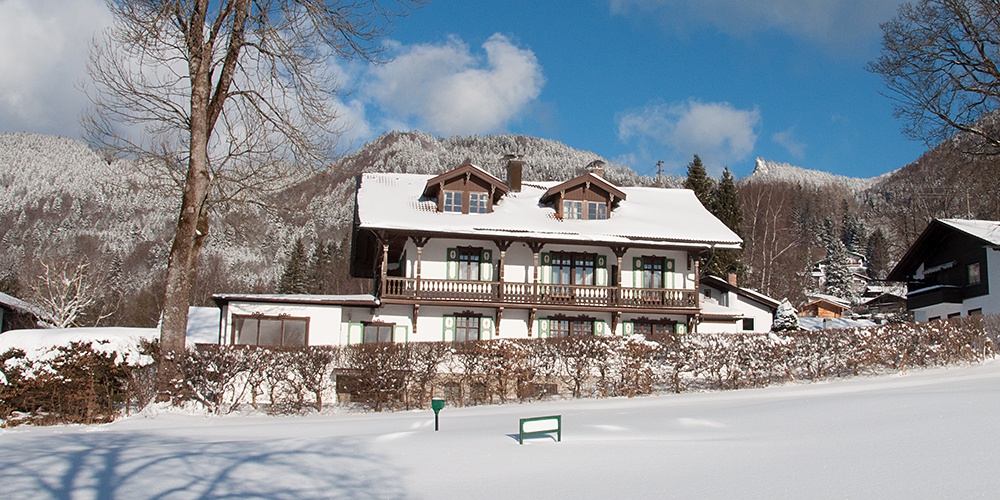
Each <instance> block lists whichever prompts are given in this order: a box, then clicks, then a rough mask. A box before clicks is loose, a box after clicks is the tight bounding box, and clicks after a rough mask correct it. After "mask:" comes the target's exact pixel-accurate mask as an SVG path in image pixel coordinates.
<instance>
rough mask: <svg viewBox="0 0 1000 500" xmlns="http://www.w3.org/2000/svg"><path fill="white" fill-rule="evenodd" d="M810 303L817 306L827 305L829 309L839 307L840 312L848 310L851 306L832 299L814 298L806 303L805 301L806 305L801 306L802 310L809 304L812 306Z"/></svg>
mask: <svg viewBox="0 0 1000 500" xmlns="http://www.w3.org/2000/svg"><path fill="white" fill-rule="evenodd" d="M812 305H816V306H819V305H824V306H829V307H826V309H831V310H833V309H839V310H840V312H844V311H846V310H848V309H850V308H851V306H848V305H844V304H841V303H840V302H836V301H833V300H828V299H816V300H812V301H809V302H808V303H806V305H804V306H802V309H803V310H805V309H808V308H809V306H812Z"/></svg>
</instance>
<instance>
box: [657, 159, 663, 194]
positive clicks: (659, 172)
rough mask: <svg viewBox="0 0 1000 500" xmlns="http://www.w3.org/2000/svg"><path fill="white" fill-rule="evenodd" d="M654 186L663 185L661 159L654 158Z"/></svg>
mask: <svg viewBox="0 0 1000 500" xmlns="http://www.w3.org/2000/svg"><path fill="white" fill-rule="evenodd" d="M656 186H657V187H660V188H662V187H663V160H656Z"/></svg>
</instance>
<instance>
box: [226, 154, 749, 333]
mask: <svg viewBox="0 0 1000 500" xmlns="http://www.w3.org/2000/svg"><path fill="white" fill-rule="evenodd" d="M595 163H596V162H595ZM523 168H524V164H523V162H522V161H521V160H520V159H519V158H516V157H514V158H511V159H510V160H509V162H508V179H507V180H506V181H502V180H500V179H498V178H496V177H494V176H492V175H490V174H489V173H487V172H485V171H484V170H482V169H480V168H479V167H476V166H474V165H471V164H465V165H462V166H460V167H458V168H455V169H453V170H451V171H449V172H446V173H443V174H441V175H437V176H433V175H418V174H405V173H366V174H362V175H361V176H360V178H359V179H358V189H357V195H356V207H355V218H354V234H353V241H352V249H351V272H352V274H353V275H354V276H356V277H365V278H371V279H372V282H373V287H372V288H373V293H372V294H371V295H363V296H305V295H300V296H294V295H291V296H290V295H215V296H214V299H215V300H216V302H217V303H218V304H219V306H220V307H221V308H222V326H221V332H220V339H221V341H222V343H227V344H228V343H233V344H261V345H325V344H331V345H345V344H354V343H360V342H414V341H464V340H487V339H495V338H549V337H561V336H576V335H630V334H634V333H647V334H652V333H668V332H669V333H685V332H693V331H697V330H698V325H699V324H700V323H701V320H702V316H703V314H704V311H703V301H702V300H701V299H700V294H699V290H700V286H699V282H700V280H699V273H698V256H699V254H700V253H702V252H705V251H708V250H711V249H713V248H714V249H738V248H740V245H741V243H742V241H741V240H740V238H739V236H737V235H736V234H735V233H734V232H733V231H731V230H730V229H729V228H727V227H726V226H725V224H723V223H722V222H721V221H719V220H718V219H717V218H715V217H714V216H713V215H712V214H711V213H710V212H709V211H708V210H706V209H705V207H704V206H702V205H701V203H700V202H699V201H698V199H697V197H695V195H694V193H693V192H692V191H690V190H685V189H659V188H649V187H618V186H615V185H613V184H611V183H610V182H609V181H607V180H606V179H605V178H604V177H603V175H602V174H603V169H602V168H601V166H600V164H596V165H593V164H592V165H590V166H589V171H588V172H587V173H585V174H583V175H581V176H579V177H576V178H574V179H571V180H568V181H565V182H522V181H521V177H522V170H523ZM710 307H714V308H720V307H723V306H721V305H719V304H712V305H711V306H710ZM715 312H718V311H715ZM727 314H729V315H730V316H733V317H734V318H735V317H739V318H743V317H745V316H746V315H744V314H742V313H740V312H739V311H735V312H734V311H729V313H727ZM734 324H735V323H734Z"/></svg>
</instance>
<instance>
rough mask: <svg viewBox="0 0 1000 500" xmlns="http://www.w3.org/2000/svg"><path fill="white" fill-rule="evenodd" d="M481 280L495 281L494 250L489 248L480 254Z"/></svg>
mask: <svg viewBox="0 0 1000 500" xmlns="http://www.w3.org/2000/svg"><path fill="white" fill-rule="evenodd" d="M479 280H480V281H493V250H490V249H488V248H484V249H483V251H482V252H481V253H480V254H479Z"/></svg>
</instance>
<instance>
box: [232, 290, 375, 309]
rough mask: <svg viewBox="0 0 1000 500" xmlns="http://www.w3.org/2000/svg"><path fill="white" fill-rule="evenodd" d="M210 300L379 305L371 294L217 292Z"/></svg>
mask: <svg viewBox="0 0 1000 500" xmlns="http://www.w3.org/2000/svg"><path fill="white" fill-rule="evenodd" d="M212 300H213V301H215V303H216V304H219V305H222V304H225V303H228V302H278V303H282V304H316V305H345V306H371V307H375V306H378V305H379V301H378V299H376V298H375V296H374V295H371V294H360V295H300V294H240V293H217V294H215V295H212Z"/></svg>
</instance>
